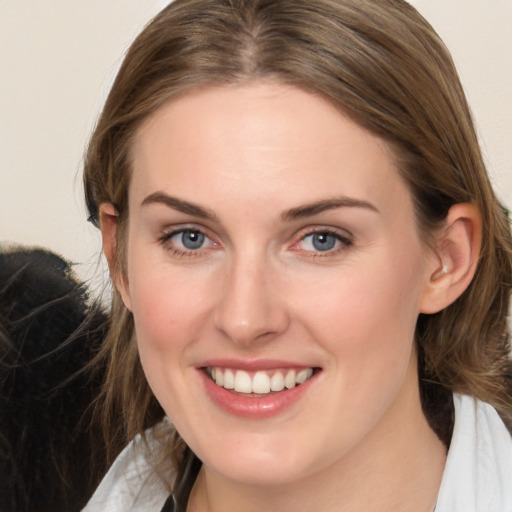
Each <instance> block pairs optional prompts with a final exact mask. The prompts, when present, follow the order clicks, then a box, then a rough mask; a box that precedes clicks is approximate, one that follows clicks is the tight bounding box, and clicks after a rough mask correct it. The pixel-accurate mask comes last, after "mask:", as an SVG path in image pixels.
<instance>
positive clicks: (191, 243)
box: [181, 231, 204, 249]
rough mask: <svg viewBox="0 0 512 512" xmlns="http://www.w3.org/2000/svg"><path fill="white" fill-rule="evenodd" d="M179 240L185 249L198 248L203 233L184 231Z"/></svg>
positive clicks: (202, 239)
mask: <svg viewBox="0 0 512 512" xmlns="http://www.w3.org/2000/svg"><path fill="white" fill-rule="evenodd" d="M181 242H182V243H183V246H184V247H186V248H187V249H199V248H200V247H201V246H202V245H203V243H204V235H203V234H202V233H200V232H199V231H184V232H183V233H182V235H181Z"/></svg>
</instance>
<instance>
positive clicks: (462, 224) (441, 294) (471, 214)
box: [420, 203, 482, 314]
mask: <svg viewBox="0 0 512 512" xmlns="http://www.w3.org/2000/svg"><path fill="white" fill-rule="evenodd" d="M481 241H482V220H481V216H480V212H479V211H478V208H477V207H476V206H475V205H473V204H470V203H461V204H456V205H454V206H452V207H451V208H450V211H449V212H448V215H447V217H446V221H445V223H444V226H443V228H442V229H441V230H440V232H439V235H438V239H437V243H436V250H435V253H434V254H433V255H432V258H431V264H430V271H428V274H427V278H428V282H427V283H426V288H425V293H424V295H423V297H422V301H421V305H420V307H421V312H422V313H426V314H432V313H437V312H439V311H441V310H442V309H444V308H446V307H447V306H449V305H450V304H451V303H452V302H454V301H455V300H456V299H457V298H458V297H460V295H462V293H464V291H465V290H466V288H467V287H468V286H469V284H470V283H471V280H472V279H473V276H474V275H475V271H476V266H477V263H478V256H479V253H480V245H481Z"/></svg>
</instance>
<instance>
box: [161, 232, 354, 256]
mask: <svg viewBox="0 0 512 512" xmlns="http://www.w3.org/2000/svg"><path fill="white" fill-rule="evenodd" d="M185 233H190V234H192V233H194V234H197V235H200V236H201V237H204V240H205V241H209V243H210V246H209V247H208V246H207V247H204V246H201V247H198V248H197V249H181V248H179V247H177V246H176V245H174V244H173V243H172V242H171V239H172V238H173V237H175V236H177V235H180V234H181V235H182V236H183V235H184V234H185ZM315 235H325V236H327V237H332V238H333V239H334V243H335V244H337V247H333V248H329V249H327V250H325V251H321V250H314V249H313V250H305V249H300V248H297V249H295V250H296V251H298V252H301V253H302V254H304V255H306V256H307V257H312V258H326V257H332V256H335V255H337V254H339V253H340V252H342V251H345V250H346V249H348V248H349V247H350V246H352V245H353V241H352V239H351V238H350V237H347V236H345V235H341V234H340V233H339V232H337V231H335V230H333V229H327V228H318V229H308V230H304V231H303V233H302V234H301V235H299V236H300V238H299V240H298V241H297V242H295V243H294V244H292V248H295V247H297V246H298V245H299V244H300V243H303V242H304V241H305V240H306V239H307V238H308V237H314V236H315ZM158 242H159V243H160V244H161V245H162V246H163V247H164V248H165V249H166V250H168V251H169V252H171V253H172V254H173V256H177V257H180V258H186V257H198V256H200V255H201V254H202V253H203V250H205V249H209V248H217V247H218V246H219V245H218V244H217V243H216V242H214V241H213V240H212V239H211V238H210V237H209V236H208V235H207V234H206V233H205V232H204V231H203V230H202V229H200V228H196V227H180V228H178V229H174V230H172V231H170V232H165V233H163V234H162V236H161V237H160V238H159V239H158Z"/></svg>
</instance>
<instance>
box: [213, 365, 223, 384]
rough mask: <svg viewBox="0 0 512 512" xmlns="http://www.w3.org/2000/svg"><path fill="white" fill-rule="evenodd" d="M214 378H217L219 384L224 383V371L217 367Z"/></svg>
mask: <svg viewBox="0 0 512 512" xmlns="http://www.w3.org/2000/svg"><path fill="white" fill-rule="evenodd" d="M213 379H214V380H215V383H216V384H217V386H223V385H224V374H223V373H222V370H221V369H220V368H215V369H214V370H213Z"/></svg>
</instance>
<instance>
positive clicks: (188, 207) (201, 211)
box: [141, 192, 218, 221]
mask: <svg viewBox="0 0 512 512" xmlns="http://www.w3.org/2000/svg"><path fill="white" fill-rule="evenodd" d="M150 204H163V205H165V206H168V207H169V208H172V209H173V210H177V211H179V212H182V213H186V214H188V215H193V216H194V217H199V218H200V219H206V220H211V221H217V220H218V219H217V216H216V215H215V214H214V213H213V212H211V211H210V210H207V209H206V208H203V207H202V206H198V205H197V204H194V203H190V202H188V201H184V200H183V199H178V198H177V197H173V196H170V195H168V194H165V193H164V192H154V193H153V194H150V195H149V196H147V197H146V198H145V199H144V200H143V201H142V203H141V205H142V206H148V205H150Z"/></svg>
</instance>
